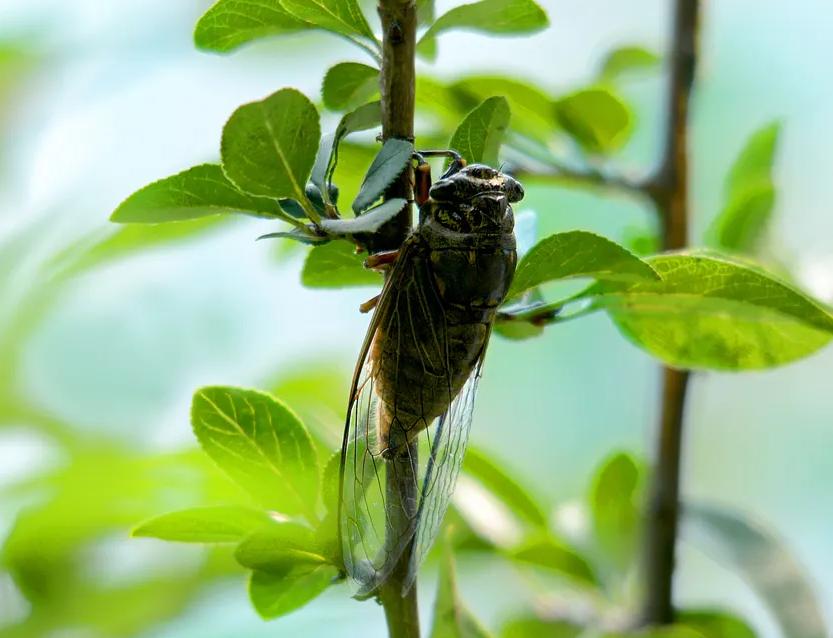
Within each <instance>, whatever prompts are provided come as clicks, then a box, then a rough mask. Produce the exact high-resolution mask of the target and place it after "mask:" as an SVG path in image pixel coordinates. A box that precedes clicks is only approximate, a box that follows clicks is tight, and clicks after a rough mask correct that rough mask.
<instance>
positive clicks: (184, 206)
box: [110, 164, 283, 224]
mask: <svg viewBox="0 0 833 638" xmlns="http://www.w3.org/2000/svg"><path fill="white" fill-rule="evenodd" d="M223 213H247V214H249V215H255V216H257V217H281V216H283V211H282V210H281V207H280V206H278V203H277V202H275V201H274V200H271V199H267V198H265V197H255V196H253V195H249V194H248V193H243V192H241V191H240V190H238V188H237V187H236V186H235V185H234V184H232V183H231V182H230V181H229V180H228V178H227V177H226V176H225V175H224V174H223V169H222V168H220V166H218V165H216V164H202V165H200V166H195V167H194V168H189V169H188V170H187V171H183V172H181V173H177V174H176V175H172V176H171V177H166V178H164V179H160V180H159V181H157V182H153V183H152V184H148V185H147V186H145V187H144V188H142V189H140V190H138V191H136V192H135V193H133V194H132V195H131V196H130V197H128V198H127V199H126V200H124V202H122V203H121V204H120V205H119V207H118V208H117V209H116V210H115V212H114V213H113V214H112V215H111V217H110V221H113V222H117V223H120V224H127V223H140V224H158V223H161V222H178V221H183V220H187V219H196V218H198V217H206V216H208V215H219V214H223Z"/></svg>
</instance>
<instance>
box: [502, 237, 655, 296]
mask: <svg viewBox="0 0 833 638" xmlns="http://www.w3.org/2000/svg"><path fill="white" fill-rule="evenodd" d="M568 277H592V278H594V279H599V280H612V281H628V280H630V281H641V280H644V281H656V280H658V279H659V275H657V273H656V272H654V270H653V268H651V266H649V265H648V264H647V263H645V262H644V261H642V260H641V259H639V257H637V256H636V255H633V254H632V253H630V252H628V251H627V250H625V249H624V248H622V247H621V246H619V245H617V244H615V243H613V242H612V241H610V240H609V239H605V238H604V237H600V236H598V235H594V234H593V233H588V232H585V231H581V230H576V231H571V232H567V233H557V234H555V235H550V236H549V237H547V238H546V239H543V240H541V241H540V242H538V244H536V245H535V246H534V247H533V248H532V250H530V251H529V252H528V253H527V254H526V255H525V256H524V258H523V259H521V262H520V263H519V264H518V268H517V270H516V272H515V279H514V280H513V282H512V288H511V290H510V291H509V296H510V297H517V296H518V295H520V294H521V293H523V292H524V291H526V290H529V289H530V288H534V287H535V286H538V285H540V284H543V283H545V282H548V281H553V280H556V279H565V278H568Z"/></svg>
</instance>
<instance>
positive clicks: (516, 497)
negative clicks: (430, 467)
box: [463, 447, 547, 528]
mask: <svg viewBox="0 0 833 638" xmlns="http://www.w3.org/2000/svg"><path fill="white" fill-rule="evenodd" d="M463 469H464V470H465V472H466V473H467V474H468V475H470V476H472V477H473V478H475V479H477V480H478V481H479V482H480V483H481V484H482V485H483V486H484V487H485V488H486V489H488V490H489V491H490V492H491V493H492V494H493V495H494V496H496V497H497V498H499V499H500V500H501V501H502V502H503V504H504V505H506V506H507V507H508V508H509V510H510V511H511V512H512V513H514V514H515V515H516V516H517V517H518V518H520V519H521V520H523V521H526V522H527V523H529V524H530V525H533V526H535V527H541V528H544V527H546V526H547V515H546V514H545V513H544V511H543V510H542V509H541V506H540V505H539V504H538V503H537V502H536V501H535V499H533V498H532V497H531V496H530V495H529V492H528V491H527V490H526V489H524V488H523V487H522V486H521V485H520V484H519V483H518V482H517V481H516V480H515V479H514V478H512V477H511V476H510V475H509V474H507V473H506V472H505V471H504V470H503V469H501V467H500V464H499V463H497V462H496V461H495V460H493V459H491V458H489V456H488V455H486V453H485V452H483V451H481V450H478V449H477V448H474V449H472V448H471V447H470V448H469V449H468V450H467V451H466V456H465V458H464V459H463Z"/></svg>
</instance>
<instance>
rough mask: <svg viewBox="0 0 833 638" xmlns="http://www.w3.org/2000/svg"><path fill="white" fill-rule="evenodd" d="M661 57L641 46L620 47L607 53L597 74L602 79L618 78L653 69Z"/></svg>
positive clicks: (612, 79) (611, 79)
mask: <svg viewBox="0 0 833 638" xmlns="http://www.w3.org/2000/svg"><path fill="white" fill-rule="evenodd" d="M661 59H662V58H660V56H658V55H657V54H656V53H654V52H653V51H649V50H648V49H645V48H643V47H639V46H624V47H620V48H618V49H614V50H613V51H611V52H610V53H608V54H607V56H606V57H605V59H604V62H602V68H601V72H600V73H599V75H600V77H601V79H602V80H607V81H614V80H618V79H619V78H621V77H622V76H623V75H626V74H628V73H632V72H635V71H644V70H647V69H654V68H656V67H657V66H658V65H659V63H660V60H661Z"/></svg>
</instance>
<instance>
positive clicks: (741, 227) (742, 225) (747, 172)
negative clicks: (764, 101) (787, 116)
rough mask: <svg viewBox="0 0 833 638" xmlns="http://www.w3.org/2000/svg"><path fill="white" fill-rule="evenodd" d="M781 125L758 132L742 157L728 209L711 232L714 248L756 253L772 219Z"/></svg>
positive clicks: (732, 175) (729, 186) (729, 184)
mask: <svg viewBox="0 0 833 638" xmlns="http://www.w3.org/2000/svg"><path fill="white" fill-rule="evenodd" d="M779 132H780V124H779V123H778V122H772V123H770V124H768V125H766V126H764V127H763V128H761V129H758V130H757V131H756V132H755V133H753V134H752V136H751V137H750V138H749V140H748V141H747V143H746V145H745V146H744V148H743V150H742V151H741V152H740V154H739V155H738V158H737V159H736V160H735V163H734V165H733V166H732V169H731V171H730V172H729V175H728V176H727V179H726V206H725V207H724V208H723V210H722V211H721V212H720V214H719V215H718V216H717V217H716V218H715V220H714V222H713V223H712V227H711V229H710V230H709V233H708V235H709V240H710V243H711V244H712V245H714V246H717V247H721V248H725V249H727V250H731V251H739V252H747V253H753V254H754V253H755V252H756V249H757V248H758V247H759V245H760V243H761V240H762V239H763V237H764V234H765V232H766V230H767V228H768V226H769V223H770V220H771V219H772V210H773V208H774V205H775V185H774V184H773V179H772V166H773V163H774V161H775V152H776V150H777V146H778V135H779Z"/></svg>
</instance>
